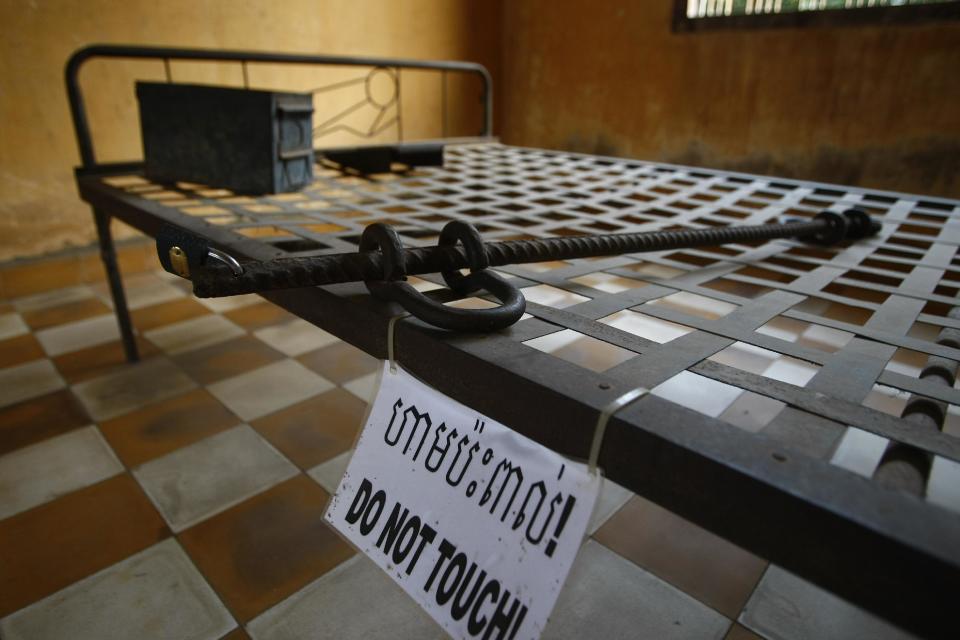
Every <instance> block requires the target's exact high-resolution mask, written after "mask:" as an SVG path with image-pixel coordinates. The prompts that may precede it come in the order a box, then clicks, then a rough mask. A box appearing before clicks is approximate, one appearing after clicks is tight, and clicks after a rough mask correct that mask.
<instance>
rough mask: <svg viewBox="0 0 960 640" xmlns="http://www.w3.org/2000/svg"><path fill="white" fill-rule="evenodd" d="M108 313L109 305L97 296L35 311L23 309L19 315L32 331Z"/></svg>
mask: <svg viewBox="0 0 960 640" xmlns="http://www.w3.org/2000/svg"><path fill="white" fill-rule="evenodd" d="M104 313H110V307H108V306H107V305H105V304H103V302H102V301H101V300H99V299H98V298H86V299H84V300H76V301H74V302H68V303H66V304H61V305H57V306H56V307H47V308H46V309H37V310H36V311H25V312H24V313H22V314H21V315H22V316H23V321H24V322H26V323H27V324H28V325H30V328H31V329H33V330H34V331H39V330H40V329H46V328H48V327H53V326H56V325H58V324H66V323H67V322H75V321H77V320H84V319H86V318H92V317H93V316H99V315H103V314H104Z"/></svg>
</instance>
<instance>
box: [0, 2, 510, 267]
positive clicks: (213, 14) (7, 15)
mask: <svg viewBox="0 0 960 640" xmlns="http://www.w3.org/2000/svg"><path fill="white" fill-rule="evenodd" d="M498 12H499V7H498V5H497V4H496V3H489V4H488V3H480V2H477V3H472V2H470V3H468V2H461V1H460V0H404V1H403V2H398V1H391V0H376V1H375V0H349V1H341V0H312V1H311V0H282V1H270V0H263V1H257V0H162V1H160V2H155V1H154V2H148V1H131V0H128V1H125V2H120V1H118V0H114V1H111V0H83V1H80V0H59V1H55V2H50V1H44V0H33V1H31V2H26V1H21V0H0V25H2V26H0V30H2V31H0V33H2V35H3V37H2V38H0V261H2V260H7V259H10V258H14V257H18V256H26V255H34V254H38V253H43V252H49V251H55V250H58V249H62V248H64V247H67V246H76V245H86V244H89V243H90V242H92V241H93V240H94V238H95V234H94V230H93V223H92V220H91V218H90V213H89V209H87V208H86V206H85V205H84V204H83V203H81V202H80V200H79V198H78V196H77V195H76V189H75V187H74V183H73V177H72V168H73V167H74V166H75V165H77V164H78V163H79V154H78V152H77V149H76V143H75V141H74V137H73V132H72V128H71V122H70V116H69V111H68V107H67V98H66V93H65V91H64V88H63V66H64V64H65V62H66V61H67V58H68V57H69V56H70V54H71V53H72V52H73V51H74V50H76V49H78V48H80V47H82V46H84V45H87V44H92V43H122V44H157V45H167V46H196V47H209V48H234V49H252V50H268V51H269V50H273V51H291V52H305V53H328V54H346V55H369V56H394V57H408V58H425V59H462V60H475V61H479V62H483V63H484V64H486V65H487V66H488V67H489V68H490V70H491V71H492V72H493V73H494V74H496V73H497V72H498V69H497V66H496V65H497V59H498V44H499V39H498V38H499V36H498V30H497V27H498ZM111 64H114V65H116V63H111ZM106 65H107V63H104V62H100V61H94V62H91V63H89V64H88V65H87V66H86V67H85V68H84V71H83V72H82V74H81V78H82V80H83V81H84V83H85V88H86V91H87V94H88V96H89V100H90V102H91V121H92V122H91V124H92V127H93V131H94V134H95V135H97V134H99V140H100V145H99V146H98V152H99V153H98V155H99V156H100V159H104V160H110V159H114V160H119V159H130V158H137V157H139V154H140V142H139V134H138V130H137V127H138V124H137V115H136V108H135V102H134V97H133V86H132V80H133V78H134V77H139V78H155V79H158V80H159V79H161V78H163V67H162V65H160V64H158V63H120V64H119V66H113V67H110V69H109V70H108V68H107V66H106ZM338 74H339V75H338ZM343 74H344V72H342V71H334V72H329V73H328V74H327V75H326V76H322V77H319V78H318V77H316V76H310V75H309V74H307V73H306V72H305V71H304V70H303V69H300V70H292V69H291V68H289V67H286V68H280V67H263V66H261V67H251V69H250V79H251V84H252V85H253V86H257V87H271V86H273V87H280V88H290V89H297V88H300V89H307V88H311V87H315V86H319V85H322V84H324V83H325V82H326V81H328V80H331V79H337V78H340V77H344V75H343ZM173 77H174V80H179V81H191V80H196V81H217V82H228V83H235V84H239V83H240V81H241V78H242V76H241V73H240V71H239V68H238V67H237V66H223V65H221V66H217V65H210V64H199V65H197V64H193V65H191V64H190V63H174V65H173ZM408 83H409V86H408ZM438 86H439V84H438V82H437V81H436V79H435V78H431V79H428V78H426V77H425V76H419V77H418V76H417V74H414V73H410V74H409V75H407V74H405V75H404V85H403V89H404V91H403V96H404V119H405V125H404V129H405V134H406V136H408V137H430V136H437V135H439V132H440V130H439V124H438V121H437V120H436V118H435V117H433V114H434V113H435V112H436V108H437V105H438V104H439V95H440V94H439V90H435V89H436V87H438ZM458 86H459V85H458ZM418 87H419V88H420V89H421V90H418ZM428 89H429V90H428ZM467 89H469V90H470V91H473V92H474V93H473V94H472V95H476V93H475V92H476V87H468V88H467ZM452 93H454V94H455V95H453V96H452V98H454V99H453V100H452V101H451V104H452V110H453V111H454V113H452V114H451V120H452V121H453V122H454V123H457V124H460V125H463V121H464V120H466V119H467V118H466V115H473V114H472V113H470V114H462V113H459V111H458V109H457V107H458V106H462V105H464V104H468V105H469V106H470V108H471V110H472V109H473V108H475V105H476V102H475V101H468V100H465V99H464V97H463V96H462V95H459V94H456V92H455V91H452ZM419 96H422V97H419ZM330 100H331V101H332V104H333V106H337V105H338V104H341V103H343V102H342V101H346V100H348V97H345V96H340V97H339V98H334V97H331V98H330ZM338 101H340V102H338ZM464 108H466V107H464ZM320 115H321V114H320V113H319V110H318V115H317V117H318V118H319V117H320ZM390 133H392V132H388V133H385V134H384V136H385V137H388V136H389V135H390Z"/></svg>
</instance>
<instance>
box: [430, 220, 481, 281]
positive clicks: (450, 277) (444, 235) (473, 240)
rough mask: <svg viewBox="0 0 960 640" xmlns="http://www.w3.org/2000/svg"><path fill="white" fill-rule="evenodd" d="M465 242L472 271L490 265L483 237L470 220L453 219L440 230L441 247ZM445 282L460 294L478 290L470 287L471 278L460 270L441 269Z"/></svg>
mask: <svg viewBox="0 0 960 640" xmlns="http://www.w3.org/2000/svg"><path fill="white" fill-rule="evenodd" d="M458 241H459V242H462V243H463V248H464V249H465V250H466V252H467V260H468V261H469V265H470V271H471V273H476V272H478V271H481V270H483V269H486V268H487V267H488V266H490V259H489V258H488V257H487V250H486V248H485V247H484V246H483V239H482V238H481V237H480V232H479V231H477V229H476V227H474V226H473V225H472V224H470V223H468V222H463V221H461V220H453V221H451V222H448V223H447V224H446V225H444V227H443V229H442V230H441V231H440V240H439V241H438V243H437V244H439V245H440V246H441V247H450V246H453V245H456V244H457V242H458ZM440 275H441V276H443V280H444V282H446V283H447V286H448V287H450V288H451V289H452V290H454V291H456V292H457V293H459V294H460V295H468V294H471V293H473V292H474V291H476V290H477V289H476V288H469V287H470V283H471V281H470V279H469V278H467V277H466V276H464V275H463V274H462V273H460V272H459V271H454V270H450V271H441V272H440Z"/></svg>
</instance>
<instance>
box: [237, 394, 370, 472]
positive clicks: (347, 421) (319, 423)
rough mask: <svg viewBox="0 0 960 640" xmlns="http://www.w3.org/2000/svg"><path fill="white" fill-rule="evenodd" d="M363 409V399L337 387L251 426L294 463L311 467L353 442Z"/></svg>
mask: <svg viewBox="0 0 960 640" xmlns="http://www.w3.org/2000/svg"><path fill="white" fill-rule="evenodd" d="M365 410H366V404H364V403H363V401H361V400H359V399H358V398H357V397H356V396H354V395H353V394H352V393H349V392H348V391H345V390H343V389H341V388H339V387H338V388H336V389H331V390H330V391H327V392H326V393H321V394H320V395H318V396H314V397H312V398H310V399H309V400H304V401H303V402H299V403H297V404H295V405H293V406H291V407H287V408H286V409H283V410H281V411H277V412H276V413H271V414H270V415H268V416H266V417H263V418H259V419H257V420H254V421H252V422H251V423H250V426H252V427H253V428H254V429H256V430H257V431H259V432H260V433H261V434H262V435H263V436H264V437H265V438H266V439H267V440H269V441H270V443H271V444H272V445H273V446H275V447H276V448H277V449H279V450H280V452H281V453H283V455H285V456H287V457H288V458H290V460H291V461H293V463H294V464H296V465H297V466H299V467H300V468H301V469H310V468H311V467H314V466H316V465H318V464H320V463H321V462H326V461H327V460H329V459H330V458H332V457H334V456H336V455H338V454H340V453H343V452H344V451H346V450H347V449H349V448H350V447H351V446H353V441H354V439H355V438H356V435H357V431H359V430H360V426H361V425H360V422H361V421H362V420H363V413H364V411H365Z"/></svg>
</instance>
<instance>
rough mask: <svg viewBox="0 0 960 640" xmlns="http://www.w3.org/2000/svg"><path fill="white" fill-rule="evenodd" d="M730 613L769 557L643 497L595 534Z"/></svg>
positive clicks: (734, 613) (731, 615) (746, 595)
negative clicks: (758, 554)
mask: <svg viewBox="0 0 960 640" xmlns="http://www.w3.org/2000/svg"><path fill="white" fill-rule="evenodd" d="M593 537H594V538H595V539H596V540H597V541H598V542H600V543H602V544H603V545H605V546H606V547H608V548H610V549H613V550H614V551H616V552H617V553H618V554H620V555H621V556H623V557H624V558H627V559H628V560H631V561H632V562H634V563H636V564H638V565H640V566H641V567H643V568H645V569H647V570H648V571H650V572H652V573H654V574H656V575H657V576H659V577H660V578H663V579H664V580H666V581H667V582H669V583H671V584H673V585H674V586H676V587H678V588H679V589H680V590H681V591H685V592H686V593H688V594H690V595H691V596H693V597H694V598H696V599H697V600H700V601H701V602H703V603H705V604H707V605H708V606H710V607H713V608H714V609H716V610H717V611H719V612H720V613H722V614H723V615H725V616H727V617H728V618H736V617H737V616H738V615H739V614H740V610H741V609H742V608H743V606H744V605H745V604H746V602H747V599H748V598H749V597H750V594H751V593H752V591H753V588H754V586H756V584H757V581H758V580H759V579H760V576H761V575H762V574H763V570H764V568H765V567H766V566H767V562H766V561H765V560H763V559H761V558H758V557H757V556H755V555H753V554H751V553H748V552H746V551H744V550H743V549H741V548H740V547H737V546H735V545H733V544H731V543H729V542H727V541H726V540H724V539H723V538H720V537H718V536H715V535H714V534H712V533H710V532H709V531H707V530H705V529H701V528H700V527H698V526H696V525H694V524H692V523H690V522H688V521H686V520H684V519H683V518H680V517H679V516H676V515H674V514H672V513H670V512H669V511H667V510H666V509H663V508H661V507H659V506H657V505H655V504H653V503H652V502H649V501H648V500H644V499H643V498H641V497H639V496H634V497H633V498H631V500H630V502H628V503H627V504H626V505H625V506H624V507H623V508H622V509H620V511H618V512H617V513H616V514H614V516H613V517H612V518H610V519H609V520H608V521H607V523H606V524H605V525H603V526H602V527H601V528H600V530H599V531H597V532H596V533H595V534H594V536H593Z"/></svg>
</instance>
